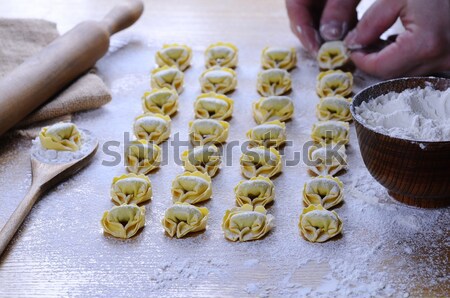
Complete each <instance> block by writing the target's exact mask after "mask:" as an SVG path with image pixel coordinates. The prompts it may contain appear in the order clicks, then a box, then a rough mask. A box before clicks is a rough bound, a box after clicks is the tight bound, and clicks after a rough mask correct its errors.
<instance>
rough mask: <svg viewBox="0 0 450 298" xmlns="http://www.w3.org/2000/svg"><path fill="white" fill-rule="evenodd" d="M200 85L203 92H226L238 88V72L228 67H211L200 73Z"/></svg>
mask: <svg viewBox="0 0 450 298" xmlns="http://www.w3.org/2000/svg"><path fill="white" fill-rule="evenodd" d="M200 85H201V87H202V92H203V93H209V92H215V93H220V94H226V93H228V92H231V91H233V90H234V89H235V88H236V85H237V77H236V72H235V71H234V70H232V69H231V68H228V67H218V66H216V67H212V68H209V69H207V70H205V71H204V72H203V73H202V74H201V75H200Z"/></svg>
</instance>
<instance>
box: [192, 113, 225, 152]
mask: <svg viewBox="0 0 450 298" xmlns="http://www.w3.org/2000/svg"><path fill="white" fill-rule="evenodd" d="M229 127H230V124H229V123H228V122H226V121H219V120H214V119H196V120H194V121H191V122H189V138H190V139H191V143H192V145H194V146H199V145H205V144H208V143H213V144H221V143H225V142H226V141H227V138H228V129H229Z"/></svg>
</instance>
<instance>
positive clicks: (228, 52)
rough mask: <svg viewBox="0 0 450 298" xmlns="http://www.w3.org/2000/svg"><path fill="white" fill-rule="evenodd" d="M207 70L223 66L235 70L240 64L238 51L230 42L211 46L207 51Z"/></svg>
mask: <svg viewBox="0 0 450 298" xmlns="http://www.w3.org/2000/svg"><path fill="white" fill-rule="evenodd" d="M205 61H206V68H211V67H214V66H222V67H229V68H235V67H236V65H237V62H238V49H237V47H236V46H235V45H233V44H231V43H228V42H218V43H214V44H212V45H210V46H209V47H208V48H207V49H206V51H205Z"/></svg>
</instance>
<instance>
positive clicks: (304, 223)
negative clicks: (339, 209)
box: [298, 205, 342, 242]
mask: <svg viewBox="0 0 450 298" xmlns="http://www.w3.org/2000/svg"><path fill="white" fill-rule="evenodd" d="M298 227H299V228H300V231H301V232H302V234H303V236H304V237H305V238H306V239H307V240H308V241H311V242H325V241H327V240H328V239H330V238H333V237H334V236H336V235H338V234H339V233H340V232H341V231H342V220H341V219H340V218H339V216H338V214H337V213H336V212H334V211H328V210H326V209H324V208H323V207H322V206H320V205H310V206H309V207H307V208H305V209H303V212H302V214H301V215H300V222H299V224H298Z"/></svg>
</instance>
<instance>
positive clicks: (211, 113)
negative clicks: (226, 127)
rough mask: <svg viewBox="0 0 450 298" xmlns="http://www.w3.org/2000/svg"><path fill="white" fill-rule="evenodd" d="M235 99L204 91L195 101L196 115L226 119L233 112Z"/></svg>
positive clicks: (198, 116)
mask: <svg viewBox="0 0 450 298" xmlns="http://www.w3.org/2000/svg"><path fill="white" fill-rule="evenodd" d="M233 105H234V101H233V100H232V99H231V98H229V97H228V96H225V95H223V94H217V93H203V94H201V95H200V96H199V97H197V99H196V100H195V103H194V112H195V117H197V118H204V119H208V118H209V119H217V120H225V119H227V118H230V117H231V114H232V113H233Z"/></svg>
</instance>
